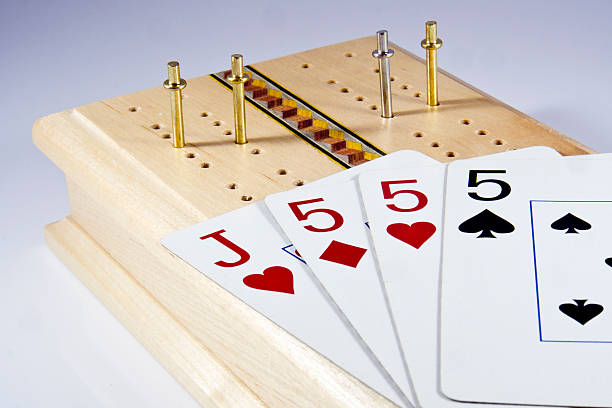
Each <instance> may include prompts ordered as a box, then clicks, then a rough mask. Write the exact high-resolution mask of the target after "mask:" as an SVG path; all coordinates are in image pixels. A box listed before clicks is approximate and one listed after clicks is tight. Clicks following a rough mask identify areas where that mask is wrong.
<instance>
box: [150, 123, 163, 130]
mask: <svg viewBox="0 0 612 408" xmlns="http://www.w3.org/2000/svg"><path fill="white" fill-rule="evenodd" d="M160 128H161V126H159V123H154V124H152V125H151V129H155V130H159V129H160Z"/></svg>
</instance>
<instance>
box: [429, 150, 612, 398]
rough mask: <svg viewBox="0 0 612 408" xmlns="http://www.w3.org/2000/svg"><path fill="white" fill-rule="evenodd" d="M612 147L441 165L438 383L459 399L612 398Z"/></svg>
mask: <svg viewBox="0 0 612 408" xmlns="http://www.w3.org/2000/svg"><path fill="white" fill-rule="evenodd" d="M611 171H612V157H611V156H610V155H599V156H594V157H592V156H583V157H572V158H562V159H556V160H537V161H534V160H531V161H528V160H508V161H506V160H499V159H483V160H481V161H478V162H456V163H452V164H450V165H449V167H448V170H447V187H446V209H445V220H444V245H443V267H442V285H441V286H442V287H441V338H440V359H441V374H440V382H441V390H442V392H443V393H444V394H445V395H447V396H448V397H449V398H452V399H456V400H460V401H482V402H490V403H515V404H538V405H569V406H581V407H610V406H612V391H610V387H609V381H608V371H609V365H610V362H611V361H612V349H611V348H610V346H612V344H611V343H610V338H611V335H612V325H610V322H611V321H610V320H609V318H608V316H607V314H608V308H609V307H612V306H611V305H612V303H611V302H612V296H611V295H610V293H611V292H610V291H609V290H607V289H608V288H609V286H610V284H611V283H612V282H611V281H610V278H609V274H610V271H609V269H610V268H609V266H608V264H607V263H606V260H607V258H608V257H609V255H608V253H609V252H608V251H609V249H608V248H607V245H606V242H608V239H607V236H608V230H607V229H608V228H610V226H611V225H610V223H609V221H607V219H608V218H610V215H611V214H612V213H611V212H610V211H611V210H612V207H610V206H608V204H607V202H609V201H610V200H612V186H610V184H609V183H608V178H609V176H608V175H609V174H610V172H611Z"/></svg>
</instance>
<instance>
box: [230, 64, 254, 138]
mask: <svg viewBox="0 0 612 408" xmlns="http://www.w3.org/2000/svg"><path fill="white" fill-rule="evenodd" d="M248 79H249V77H248V76H247V75H245V74H244V65H243V62H242V55H240V54H233V55H232V75H230V76H229V77H227V80H228V82H230V83H231V84H232V93H233V96H234V128H235V131H236V139H235V142H236V144H245V143H247V142H248V140H247V135H246V113H245V107H244V83H245V82H246V81H248Z"/></svg>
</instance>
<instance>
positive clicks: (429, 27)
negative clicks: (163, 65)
mask: <svg viewBox="0 0 612 408" xmlns="http://www.w3.org/2000/svg"><path fill="white" fill-rule="evenodd" d="M437 25H438V23H437V22H435V21H428V22H426V23H425V39H424V40H423V41H421V47H423V48H425V50H426V51H427V104H428V105H429V106H438V105H439V104H440V102H439V101H438V61H437V59H438V57H437V51H438V48H440V47H442V39H440V38H438V28H437Z"/></svg>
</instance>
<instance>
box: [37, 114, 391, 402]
mask: <svg viewBox="0 0 612 408" xmlns="http://www.w3.org/2000/svg"><path fill="white" fill-rule="evenodd" d="M33 139H34V142H35V144H36V145H37V146H38V147H39V148H40V149H41V150H42V151H43V152H44V153H45V154H46V155H47V156H48V157H49V158H51V159H52V160H53V161H54V162H55V163H56V164H57V165H58V166H59V167H60V168H61V169H62V170H63V171H64V173H66V175H67V178H68V181H69V186H70V185H73V186H78V189H76V190H78V191H79V192H80V191H82V192H84V194H83V195H82V196H83V197H78V198H77V196H78V194H76V193H75V191H76V190H75V189H72V191H69V193H70V200H71V208H72V210H73V214H77V215H78V214H81V215H80V216H79V217H80V218H78V223H79V224H80V225H81V226H83V227H84V228H85V229H86V230H87V232H88V233H89V234H91V235H92V236H95V237H96V241H97V242H99V243H100V244H101V246H102V247H103V248H104V249H105V250H106V251H107V252H109V253H110V254H111V256H112V257H113V259H115V260H116V261H117V262H119V263H120V264H121V265H122V266H123V267H124V268H125V269H126V270H128V271H130V272H129V273H130V275H131V276H132V277H133V278H134V279H135V280H136V281H138V283H139V284H141V285H142V286H143V287H145V288H146V289H147V291H148V292H149V293H150V294H151V295H152V296H153V297H154V298H155V299H156V300H157V301H159V302H160V303H161V304H162V305H163V307H164V308H166V309H167V310H168V312H169V313H170V314H171V316H172V317H173V318H174V319H175V320H176V321H177V322H178V323H180V324H182V325H183V326H184V327H186V328H187V330H188V331H189V333H190V334H191V335H193V336H194V337H195V338H196V339H197V340H198V341H200V342H202V343H203V344H204V345H205V347H207V348H208V349H210V350H211V351H212V353H213V354H214V355H216V356H218V358H219V360H221V361H223V363H225V365H227V366H228V367H229V368H230V370H232V371H233V372H234V374H235V375H236V376H238V377H239V379H240V380H241V381H242V382H243V383H244V384H246V385H247V387H249V388H250V389H251V390H252V391H253V392H254V393H255V394H257V397H259V399H260V400H261V401H263V402H264V404H266V405H268V406H271V407H286V406H320V405H324V406H329V407H332V406H335V407H349V406H350V407H357V406H359V407H373V406H377V407H391V406H395V405H394V404H393V403H391V402H390V401H389V400H387V399H386V398H384V397H383V396H381V395H380V394H378V393H376V392H375V391H373V390H372V389H371V388H369V387H368V386H366V385H364V384H363V383H361V382H360V381H359V380H357V379H355V378H354V377H353V376H351V375H350V374H348V373H346V372H345V371H344V370H342V369H341V368H340V367H338V366H336V365H335V364H333V363H331V362H330V361H329V360H328V359H326V358H325V357H323V356H321V355H320V354H319V353H317V352H316V351H314V350H313V349H311V348H309V347H308V346H306V345H305V344H304V343H302V342H301V341H299V340H298V339H296V338H295V337H293V336H292V335H290V334H289V333H287V332H286V331H285V330H283V329H281V328H280V327H278V326H277V325H276V324H274V323H273V322H272V321H270V320H269V319H267V318H266V317H265V316H263V315H261V314H259V313H257V312H256V311H254V310H253V309H251V308H250V307H249V306H248V305H246V304H245V303H243V302H241V301H240V300H239V299H237V298H236V297H234V296H233V295H232V294H230V293H228V292H227V291H225V290H224V289H222V288H220V287H219V286H218V285H216V284H215V283H214V282H212V281H211V280H210V279H209V278H207V277H206V276H205V275H203V274H201V273H200V272H198V271H197V270H195V269H194V268H193V267H191V266H189V265H188V264H186V263H185V262H184V261H182V260H180V259H179V258H177V257H175V256H172V254H169V253H168V251H167V250H166V249H165V248H163V247H162V246H161V244H160V243H159V239H160V238H161V236H163V235H164V234H165V233H168V232H170V231H173V230H175V229H177V228H179V226H182V225H189V224H192V223H194V222H197V221H200V220H202V219H205V218H206V216H205V215H204V213H202V212H201V211H199V210H198V208H197V207H196V206H194V205H193V203H191V202H190V201H189V200H186V199H185V198H184V197H182V196H181V195H180V194H177V191H176V190H175V189H174V188H173V187H172V186H170V185H168V184H165V183H164V182H163V181H162V180H160V179H159V177H157V176H156V175H155V174H154V173H152V172H151V171H150V170H149V169H148V168H147V167H146V166H143V164H142V163H140V162H139V161H137V160H134V157H133V156H131V155H130V154H129V152H125V151H123V150H122V149H121V147H120V146H118V144H117V143H115V142H114V141H113V140H112V139H111V138H109V137H107V136H106V135H105V134H104V133H103V132H101V131H100V130H99V129H97V128H95V127H91V126H90V125H89V124H88V122H86V121H83V118H82V117H81V115H80V114H79V113H78V112H76V111H65V112H61V113H58V114H54V115H50V116H47V117H45V118H43V119H41V120H39V121H38V122H37V124H36V126H35V127H34V130H33ZM84 221H86V222H85V223H84ZM130 263H131V264H130ZM131 268H136V269H135V270H134V269H131ZM135 271H137V272H138V273H135ZM228 321H229V322H236V323H235V324H231V325H228V324H227V322H228ZM187 375H188V374H187Z"/></svg>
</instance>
